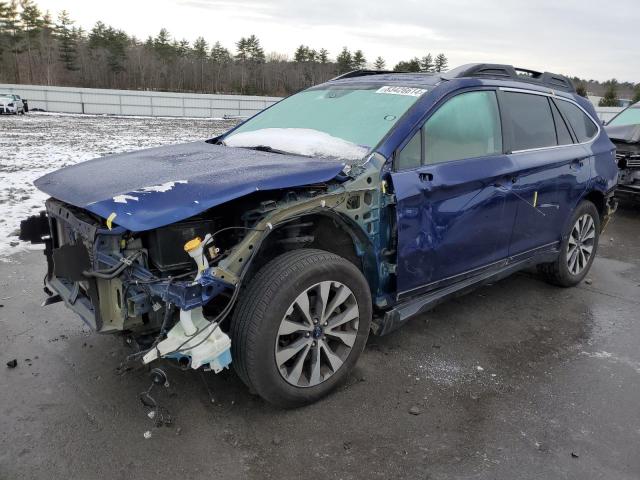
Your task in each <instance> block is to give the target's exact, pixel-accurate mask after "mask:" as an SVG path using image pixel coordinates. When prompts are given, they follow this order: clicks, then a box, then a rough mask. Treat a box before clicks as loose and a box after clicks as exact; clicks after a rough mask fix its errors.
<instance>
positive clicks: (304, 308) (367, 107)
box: [21, 64, 617, 407]
mask: <svg viewBox="0 0 640 480" xmlns="http://www.w3.org/2000/svg"><path fill="white" fill-rule="evenodd" d="M614 152H615V148H614V145H613V144H612V143H611V142H610V140H609V138H608V137H607V135H606V134H605V133H604V130H603V129H602V128H601V127H600V122H598V121H597V116H596V113H595V110H594V108H593V105H591V103H590V102H589V101H587V100H586V99H584V98H582V97H580V96H579V95H577V94H576V92H575V89H574V87H573V85H572V84H571V82H570V81H569V80H568V79H567V78H565V77H563V76H561V75H556V74H552V73H548V72H544V73H541V72H534V71H530V70H523V69H515V68H514V67H512V66H510V65H494V64H471V65H464V66H462V67H458V68H456V69H454V70H451V71H449V72H446V73H442V74H440V73H438V74H409V73H407V74H401V73H393V72H366V71H364V72H363V71H356V72H351V73H349V74H345V75H342V76H341V77H338V78H336V79H334V80H332V81H329V82H327V83H324V84H321V85H317V86H314V87H312V88H309V89H307V90H305V91H303V92H300V93H298V94H296V95H293V96H291V97H288V98H286V99H284V100H282V101H280V102H279V103H277V104H275V105H273V106H271V107H269V108H268V109H266V110H264V111H262V112H261V113H259V114H257V115H256V116H254V117H253V118H251V119H249V120H247V121H245V122H244V123H242V124H240V125H239V126H237V127H236V128H234V129H232V130H230V131H229V132H227V133H225V134H223V135H221V136H219V137H217V138H213V139H210V140H207V141H201V142H194V143H188V144H184V145H172V146H168V147H161V148H154V149H149V150H142V151H138V152H131V153H126V154H122V155H110V156H108V157H105V158H100V159H96V160H92V161H88V162H84V163H81V164H77V165H74V166H70V167H66V168H63V169H61V170H59V171H57V172H53V173H50V174H48V175H45V176H44V177H42V178H40V179H38V180H37V181H36V186H37V187H38V188H39V189H40V190H42V191H44V192H46V193H47V194H49V195H50V196H51V198H50V199H49V200H48V201H47V202H46V209H47V210H46V212H42V214H41V215H40V216H36V217H31V218H30V219H28V220H26V221H24V222H22V226H21V238H22V239H24V240H31V241H34V242H45V254H46V258H47V263H48V272H47V275H46V278H45V286H46V288H45V290H46V292H47V293H48V294H49V295H50V297H49V298H48V299H47V300H46V301H45V303H46V304H49V303H54V302H57V301H64V302H65V304H66V305H67V306H68V307H69V308H70V309H71V310H73V311H74V312H76V313H77V314H78V315H79V316H80V317H81V318H82V319H83V320H84V321H85V322H86V323H87V324H88V325H89V326H91V328H93V329H94V330H97V331H99V332H102V333H124V334H128V335H131V336H133V337H134V338H136V339H137V341H138V343H139V344H140V345H142V346H143V349H142V351H141V352H140V354H139V356H136V357H135V358H141V359H142V360H143V362H144V363H150V362H153V361H155V360H157V359H158V358H165V359H166V358H168V359H174V360H176V361H177V362H179V363H180V364H181V365H182V366H183V367H184V368H193V369H199V368H201V367H204V368H208V369H211V370H213V371H215V372H218V371H220V370H222V369H223V368H225V367H227V366H228V365H229V364H231V363H233V366H234V367H235V370H236V372H237V373H238V375H239V377H240V378H241V379H242V380H243V381H244V382H245V383H246V385H247V386H248V387H249V388H250V390H251V391H253V392H255V393H258V394H259V395H261V396H262V397H263V398H265V399H267V400H268V401H270V402H272V403H274V404H277V405H280V406H284V407H293V406H299V405H303V404H306V403H310V402H313V401H315V400H318V399H319V398H321V397H322V396H323V395H326V394H327V393H328V392H330V391H331V390H332V389H334V388H335V387H336V386H337V385H338V384H339V383H340V381H342V380H344V379H345V377H346V376H347V375H348V373H349V371H350V370H351V369H352V367H353V366H354V365H355V363H356V361H357V359H358V356H359V355H360V353H361V352H362V350H363V348H364V346H365V343H366V340H367V336H368V335H369V332H370V331H371V332H373V334H376V335H384V334H386V333H389V332H391V331H393V330H394V329H396V328H398V327H400V326H401V325H402V324H404V323H405V322H406V321H408V320H409V319H410V318H411V317H413V316H415V315H417V314H419V313H422V312H425V311H427V310H428V309H430V308H432V307H433V306H434V305H436V304H437V303H439V302H442V301H444V300H446V299H448V298H451V297H453V296H455V295H459V294H461V293H464V292H467V291H469V290H471V289H472V288H475V287H477V286H479V285H483V284H486V283H488V282H493V281H495V280H496V279H500V278H504V277H506V276H508V275H510V274H512V273H513V272H516V271H518V270H521V269H523V268H526V267H529V266H533V265H537V266H539V269H540V270H541V272H542V273H543V274H544V276H545V277H546V278H547V279H548V280H549V281H550V282H552V283H554V284H556V285H560V286H563V287H569V286H573V285H576V284H577V283H579V282H580V281H582V279H583V278H584V277H585V275H586V274H587V272H588V271H589V268H590V267H591V264H592V262H593V260H594V257H595V255H596V251H597V248H598V238H599V235H600V232H601V230H602V228H603V225H605V224H606V222H607V220H608V218H609V217H610V215H611V214H612V212H613V210H614V209H615V204H614V202H613V200H612V196H613V191H614V188H615V185H616V177H617V167H616V162H615V155H614ZM496 308H500V305H496Z"/></svg>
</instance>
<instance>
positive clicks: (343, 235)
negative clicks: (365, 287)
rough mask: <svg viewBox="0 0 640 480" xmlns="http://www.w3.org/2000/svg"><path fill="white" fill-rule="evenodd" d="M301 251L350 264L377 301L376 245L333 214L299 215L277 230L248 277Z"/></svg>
mask: <svg viewBox="0 0 640 480" xmlns="http://www.w3.org/2000/svg"><path fill="white" fill-rule="evenodd" d="M299 248H316V249H319V250H324V251H327V252H330V253H334V254H336V255H338V256H340V257H343V258H345V259H346V260H348V261H350V262H351V263H353V264H354V265H355V266H356V267H357V268H358V269H359V270H360V272H361V273H362V274H363V275H364V277H365V278H366V280H367V283H368V284H369V287H370V289H371V294H372V296H373V297H375V294H376V291H377V289H378V285H379V273H378V268H377V264H378V261H377V257H376V254H375V248H374V245H373V243H372V241H371V240H370V239H369V238H368V237H367V235H366V234H365V233H364V231H363V230H362V229H361V228H360V226H359V225H358V224H357V223H355V222H354V221H353V220H351V219H350V218H348V217H346V216H344V215H342V214H340V213H338V212H334V211H324V212H313V213H309V214H308V215H304V214H303V215H297V216H296V217H295V218H292V219H290V220H288V221H287V220H285V221H284V222H282V223H280V224H279V225H277V226H275V227H274V229H273V230H272V231H271V232H269V235H268V236H267V237H266V238H265V239H264V241H263V242H262V244H261V245H260V249H259V250H258V251H256V252H255V254H254V255H256V260H258V261H256V262H254V263H253V264H252V265H251V271H250V272H248V273H249V277H251V276H252V275H253V274H255V272H257V271H258V270H259V269H260V268H262V266H263V265H265V264H266V263H267V262H269V261H270V260H272V259H273V258H275V257H276V256H278V255H281V254H283V253H285V252H287V251H291V250H295V249H299Z"/></svg>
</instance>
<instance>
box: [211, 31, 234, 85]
mask: <svg viewBox="0 0 640 480" xmlns="http://www.w3.org/2000/svg"><path fill="white" fill-rule="evenodd" d="M211 61H212V62H213V63H214V65H215V68H216V83H215V88H214V91H215V92H219V91H220V90H221V89H220V77H221V76H222V69H223V68H225V67H226V66H227V65H228V64H229V63H231V61H232V60H231V53H230V52H229V50H227V49H226V48H224V47H223V46H222V45H221V44H220V42H216V43H214V44H213V47H212V48H211Z"/></svg>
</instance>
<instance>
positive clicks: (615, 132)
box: [604, 125, 640, 143]
mask: <svg viewBox="0 0 640 480" xmlns="http://www.w3.org/2000/svg"><path fill="white" fill-rule="evenodd" d="M604 129H605V130H606V132H607V135H609V138H610V139H611V140H615V141H621V142H625V143H639V142H640V125H618V126H615V125H607V126H605V127H604Z"/></svg>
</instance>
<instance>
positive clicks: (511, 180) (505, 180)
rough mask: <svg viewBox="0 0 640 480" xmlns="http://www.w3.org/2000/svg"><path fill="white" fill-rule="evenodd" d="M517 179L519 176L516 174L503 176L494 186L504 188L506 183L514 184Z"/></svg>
mask: <svg viewBox="0 0 640 480" xmlns="http://www.w3.org/2000/svg"><path fill="white" fill-rule="evenodd" d="M517 181H518V177H516V176H515V175H512V176H509V177H503V178H501V179H499V180H497V181H496V182H495V183H494V184H493V186H494V187H495V188H502V187H504V186H505V184H509V183H511V184H514V183H516V182H517Z"/></svg>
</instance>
